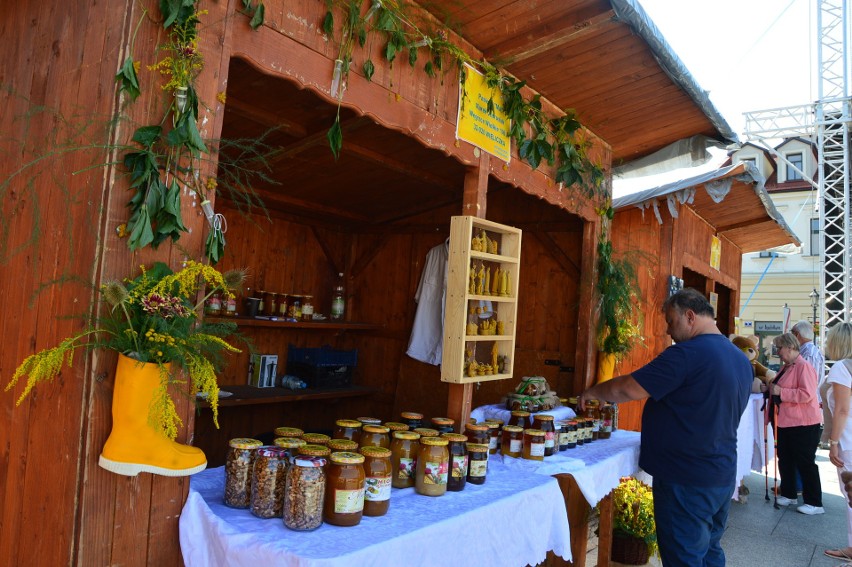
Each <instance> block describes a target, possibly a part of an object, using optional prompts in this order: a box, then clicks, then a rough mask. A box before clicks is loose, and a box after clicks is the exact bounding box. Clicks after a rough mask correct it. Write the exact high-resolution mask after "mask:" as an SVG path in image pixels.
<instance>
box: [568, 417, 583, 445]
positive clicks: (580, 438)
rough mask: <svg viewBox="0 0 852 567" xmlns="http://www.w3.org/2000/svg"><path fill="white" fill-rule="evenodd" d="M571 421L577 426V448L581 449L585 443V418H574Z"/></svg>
mask: <svg viewBox="0 0 852 567" xmlns="http://www.w3.org/2000/svg"><path fill="white" fill-rule="evenodd" d="M571 421H573V422H574V423H575V424H576V426H577V447H582V446H583V444H584V443H585V442H586V418H584V417H576V418H574V419H572V420H571Z"/></svg>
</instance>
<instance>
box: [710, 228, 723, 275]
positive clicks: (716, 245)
mask: <svg viewBox="0 0 852 567" xmlns="http://www.w3.org/2000/svg"><path fill="white" fill-rule="evenodd" d="M712 238H713V239H712V240H711V241H710V267H711V268H714V269H716V270H718V269H719V267H720V266H721V265H722V241H721V240H719V237H718V236H714V237H712Z"/></svg>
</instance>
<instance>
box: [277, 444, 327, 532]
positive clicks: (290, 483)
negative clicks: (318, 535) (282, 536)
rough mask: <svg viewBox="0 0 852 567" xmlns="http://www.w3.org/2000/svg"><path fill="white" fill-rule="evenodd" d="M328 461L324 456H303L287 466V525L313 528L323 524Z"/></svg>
mask: <svg viewBox="0 0 852 567" xmlns="http://www.w3.org/2000/svg"><path fill="white" fill-rule="evenodd" d="M325 464H326V461H325V459H323V458H320V457H308V456H299V457H296V458H295V459H293V464H292V465H290V468H289V469H287V479H286V481H285V483H284V525H285V526H287V527H288V528H290V529H291V530H297V531H309V530H315V529H317V528H318V527H320V526H321V525H322V508H323V500H324V499H325Z"/></svg>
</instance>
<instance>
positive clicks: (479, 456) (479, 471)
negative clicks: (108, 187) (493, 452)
mask: <svg viewBox="0 0 852 567" xmlns="http://www.w3.org/2000/svg"><path fill="white" fill-rule="evenodd" d="M467 450H468V457H469V459H470V465H469V466H468V469H467V481H468V482H469V483H471V484H485V476H486V474H487V473H488V445H485V444H480V443H468V444H467Z"/></svg>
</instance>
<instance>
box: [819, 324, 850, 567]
mask: <svg viewBox="0 0 852 567" xmlns="http://www.w3.org/2000/svg"><path fill="white" fill-rule="evenodd" d="M825 353H826V354H827V355H828V358H829V359H830V360H834V361H836V362H835V363H834V366H832V367H831V370H830V371H829V373H828V378H827V379H826V382H827V383H828V385H829V388H828V393H827V396H826V398H827V401H828V407H829V409H830V410H831V416H832V424H831V432H830V435H829V441H828V442H829V444H830V447H829V450H828V457H829V459H830V460H831V463H832V464H833V465H834V466H836V467H837V476H838V478H839V479H840V490H841V492H843V495H844V496H845V497H846V498H847V499H849V498H850V495H849V493H848V491H847V489H846V486H845V483H844V478H843V476H848V475H843V473H848V472H849V471H852V420H850V419H849V405H850V404H849V402H850V399H851V398H852V373H850V369H852V324H850V323H839V324H837V325H835V326H834V327H832V328H831V330H830V331H829V332H828V336H827V337H826V341H825ZM850 501H852V500H850ZM846 530H847V544H848V545H847V547H843V548H840V549H827V550H826V551H825V554H826V555H827V556H829V557H832V558H834V559H844V560H852V508H850V507H847V508H846Z"/></svg>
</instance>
